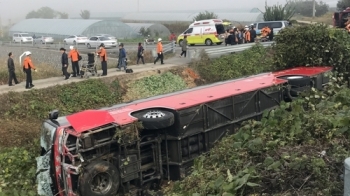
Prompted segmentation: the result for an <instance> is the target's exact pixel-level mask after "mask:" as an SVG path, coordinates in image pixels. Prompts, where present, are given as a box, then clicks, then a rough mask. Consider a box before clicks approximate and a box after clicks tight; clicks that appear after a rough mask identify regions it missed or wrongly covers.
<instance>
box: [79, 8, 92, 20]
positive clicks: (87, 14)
mask: <svg viewBox="0 0 350 196" xmlns="http://www.w3.org/2000/svg"><path fill="white" fill-rule="evenodd" d="M80 17H81V18H82V19H90V11H89V10H81V11H80Z"/></svg>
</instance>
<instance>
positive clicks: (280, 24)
mask: <svg viewBox="0 0 350 196" xmlns="http://www.w3.org/2000/svg"><path fill="white" fill-rule="evenodd" d="M254 26H255V31H256V34H257V35H260V34H261V29H262V28H264V27H265V26H268V27H269V28H273V34H274V35H277V34H278V32H279V31H280V30H282V29H284V28H286V27H288V26H289V22H288V21H266V22H258V23H254Z"/></svg>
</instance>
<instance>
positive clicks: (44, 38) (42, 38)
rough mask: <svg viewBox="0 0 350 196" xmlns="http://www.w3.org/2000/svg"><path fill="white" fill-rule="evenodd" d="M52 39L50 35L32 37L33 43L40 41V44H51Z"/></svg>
mask: <svg viewBox="0 0 350 196" xmlns="http://www.w3.org/2000/svg"><path fill="white" fill-rule="evenodd" d="M53 42H54V39H53V38H52V37H47V36H38V37H35V38H34V43H35V44H37V43H41V44H53Z"/></svg>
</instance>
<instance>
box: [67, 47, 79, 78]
mask: <svg viewBox="0 0 350 196" xmlns="http://www.w3.org/2000/svg"><path fill="white" fill-rule="evenodd" d="M69 49H70V51H69V54H68V58H70V59H71V61H72V71H73V76H72V77H77V76H79V54H78V51H77V50H76V49H75V48H74V46H70V47H69Z"/></svg>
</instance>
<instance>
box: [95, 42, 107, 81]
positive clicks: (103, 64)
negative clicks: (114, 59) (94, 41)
mask: <svg viewBox="0 0 350 196" xmlns="http://www.w3.org/2000/svg"><path fill="white" fill-rule="evenodd" d="M97 55H99V56H100V60H101V67H102V75H101V76H106V75H107V52H106V49H105V44H104V43H101V44H100V49H99V51H98V52H97Z"/></svg>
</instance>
